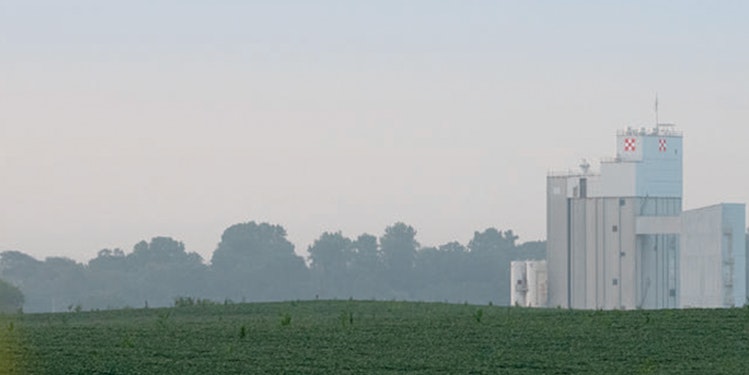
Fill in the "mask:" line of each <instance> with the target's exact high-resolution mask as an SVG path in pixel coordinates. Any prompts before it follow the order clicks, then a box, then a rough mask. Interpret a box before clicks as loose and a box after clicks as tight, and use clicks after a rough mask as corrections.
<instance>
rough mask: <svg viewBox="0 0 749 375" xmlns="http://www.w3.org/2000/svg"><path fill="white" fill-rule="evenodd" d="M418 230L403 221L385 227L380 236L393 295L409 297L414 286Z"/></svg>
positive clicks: (386, 273)
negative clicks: (383, 232)
mask: <svg viewBox="0 0 749 375" xmlns="http://www.w3.org/2000/svg"><path fill="white" fill-rule="evenodd" d="M418 247H419V243H418V242H417V241H416V230H415V229H414V228H413V227H412V226H410V225H406V224H404V223H402V222H398V223H395V224H393V225H391V226H389V227H387V228H385V234H384V235H383V236H382V237H380V249H381V251H382V257H383V264H384V267H385V275H386V277H387V279H388V282H389V285H390V288H391V289H390V292H391V293H392V294H393V297H395V298H399V299H408V298H409V294H410V290H411V287H412V286H413V276H414V275H413V273H412V271H413V267H414V260H415V258H416V249H417V248H418Z"/></svg>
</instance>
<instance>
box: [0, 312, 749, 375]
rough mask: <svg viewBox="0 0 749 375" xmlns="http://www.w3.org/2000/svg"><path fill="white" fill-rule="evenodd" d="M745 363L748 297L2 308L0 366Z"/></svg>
mask: <svg viewBox="0 0 749 375" xmlns="http://www.w3.org/2000/svg"><path fill="white" fill-rule="evenodd" d="M747 372H749V309H741V308H736V309H724V310H661V311H569V310H561V309H524V308H507V307H493V306H475V305H452V304H442V303H416V302H372V301H309V302H283V303H252V304H226V305H194V306H185V307H175V308H165V309H126V310H116V311H97V312H70V313H56V314H25V315H9V316H3V317H0V374H240V373H241V374H440V373H441V374H469V373H471V374H493V373H508V374H515V373H516V374H536V373H544V374H579V373H596V374H601V373H642V374H663V373H674V374H685V373H695V374H719V373H736V374H741V373H747Z"/></svg>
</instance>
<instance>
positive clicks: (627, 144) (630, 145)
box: [624, 138, 636, 151]
mask: <svg viewBox="0 0 749 375" xmlns="http://www.w3.org/2000/svg"><path fill="white" fill-rule="evenodd" d="M635 142H636V139H635V138H624V151H634V150H635Z"/></svg>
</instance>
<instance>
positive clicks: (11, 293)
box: [0, 279, 24, 313]
mask: <svg viewBox="0 0 749 375" xmlns="http://www.w3.org/2000/svg"><path fill="white" fill-rule="evenodd" d="M23 301H24V298H23V293H21V290H20V289H18V287H16V286H15V285H13V284H11V283H9V282H7V281H4V280H2V279H0V313H13V312H17V311H20V310H21V308H23Z"/></svg>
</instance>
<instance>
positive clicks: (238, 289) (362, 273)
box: [0, 221, 546, 312]
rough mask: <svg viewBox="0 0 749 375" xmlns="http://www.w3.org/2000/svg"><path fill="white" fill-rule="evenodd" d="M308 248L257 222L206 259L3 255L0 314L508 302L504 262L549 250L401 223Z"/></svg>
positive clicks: (170, 250) (176, 246)
mask: <svg viewBox="0 0 749 375" xmlns="http://www.w3.org/2000/svg"><path fill="white" fill-rule="evenodd" d="M307 252H308V253H309V256H308V258H307V259H304V258H303V257H301V256H299V255H297V254H296V253H295V252H294V245H293V244H292V243H291V242H289V240H288V239H287V234H286V230H285V229H284V228H283V227H282V226H280V225H274V224H269V223H256V222H254V221H252V222H248V223H240V224H235V225H232V226H231V227H229V228H227V229H226V230H225V231H224V233H223V234H222V236H221V241H220V242H219V244H218V246H217V248H216V249H215V251H214V252H213V254H212V256H211V259H210V260H209V261H208V262H206V261H205V260H204V259H203V258H202V257H201V256H200V255H198V254H197V253H194V252H187V251H186V250H185V246H184V244H183V243H182V242H180V241H177V240H175V239H173V238H170V237H155V238H153V239H151V240H150V241H148V242H147V241H141V242H139V243H138V244H136V245H135V246H134V247H133V250H132V251H131V252H130V253H125V252H124V251H122V250H120V249H102V250H100V251H99V252H98V253H97V256H96V257H95V258H93V259H91V260H89V261H88V263H87V264H83V263H78V262H76V261H74V260H72V259H69V258H65V257H48V258H46V259H44V260H37V259H35V258H33V257H31V256H29V255H27V254H24V253H22V252H20V251H5V252H2V253H0V278H1V279H3V280H5V281H6V283H2V284H0V309H2V308H5V310H6V311H7V310H10V309H12V308H14V307H20V306H16V305H19V304H21V303H22V304H23V310H24V311H28V312H47V311H53V312H56V311H69V310H80V309H87V310H89V309H110V308H123V307H132V308H135V307H149V306H152V307H157V306H169V305H172V304H173V303H174V301H175V299H176V298H178V297H187V296H189V297H191V298H193V297H194V298H198V299H201V300H204V301H205V300H210V301H215V302H221V303H232V302H251V301H279V300H301V299H315V298H319V299H336V298H338V299H345V298H354V299H381V300H390V299H397V300H418V301H446V302H461V303H462V302H469V303H493V304H498V305H508V304H509V301H510V296H509V293H510V261H512V260H515V259H544V258H545V253H546V249H545V243H544V242H539V241H535V242H526V243H522V244H518V243H517V236H516V235H515V234H514V233H513V232H512V231H511V230H507V231H500V230H497V229H495V228H488V229H486V230H484V231H481V232H479V231H477V232H475V233H474V235H473V238H472V239H471V240H470V241H469V242H468V243H467V244H466V245H463V244H461V243H459V242H449V243H446V244H443V245H440V246H437V247H422V246H421V245H420V244H419V242H418V241H417V240H416V230H415V229H414V228H413V227H411V226H410V225H407V224H404V223H402V222H398V223H395V224H393V225H390V226H388V227H387V228H385V231H384V233H383V234H382V235H381V236H380V237H379V238H378V237H376V236H374V235H371V234H366V233H365V234H362V235H359V236H358V237H356V238H348V237H346V236H344V235H343V234H342V233H341V232H325V233H323V234H322V235H320V237H319V238H317V239H316V240H315V241H314V243H313V244H312V245H310V246H309V247H308V249H307ZM5 290H7V291H6V292H3V291H5ZM17 291H20V292H22V295H21V294H20V293H17ZM3 293H4V294H3ZM4 295H8V296H11V295H12V298H13V300H12V301H13V302H12V303H13V304H15V305H13V304H10V302H8V301H10V299H9V298H10V297H8V298H6V297H4ZM3 301H5V302H3ZM6 305H7V306H6Z"/></svg>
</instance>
